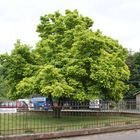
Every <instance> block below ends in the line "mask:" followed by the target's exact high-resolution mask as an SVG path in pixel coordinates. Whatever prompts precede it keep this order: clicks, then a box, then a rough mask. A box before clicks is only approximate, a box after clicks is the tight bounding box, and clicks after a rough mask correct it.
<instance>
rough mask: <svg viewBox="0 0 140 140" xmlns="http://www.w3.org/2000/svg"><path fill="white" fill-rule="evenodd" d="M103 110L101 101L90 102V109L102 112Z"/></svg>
mask: <svg viewBox="0 0 140 140" xmlns="http://www.w3.org/2000/svg"><path fill="white" fill-rule="evenodd" d="M101 108H102V104H101V101H100V100H99V99H95V100H90V101H89V109H95V110H96V109H97V110H100V109H101Z"/></svg>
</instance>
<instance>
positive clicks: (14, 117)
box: [0, 112, 140, 135]
mask: <svg viewBox="0 0 140 140" xmlns="http://www.w3.org/2000/svg"><path fill="white" fill-rule="evenodd" d="M139 122H140V118H138V117H136V118H134V117H126V116H91V115H88V116H82V115H79V116H77V115H75V116H74V115H73V116H72V115H71V116H68V115H67V116H61V117H60V118H54V117H52V115H48V114H46V113H32V112H28V113H17V114H0V135H9V134H23V133H38V132H53V131H70V130H79V129H87V128H97V127H109V126H117V125H118V126H120V125H130V124H133V123H139Z"/></svg>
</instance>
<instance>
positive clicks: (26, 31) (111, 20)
mask: <svg viewBox="0 0 140 140" xmlns="http://www.w3.org/2000/svg"><path fill="white" fill-rule="evenodd" d="M65 9H71V10H74V9H78V11H79V13H81V14H82V15H84V16H89V17H90V18H92V19H93V20H94V21H95V24H94V26H93V28H96V29H97V28H99V29H100V30H101V31H103V34H106V35H108V36H111V37H113V38H115V39H117V40H119V42H120V43H121V44H123V46H124V47H127V48H132V49H133V50H136V51H137V50H139V48H140V43H139V40H140V37H139V34H140V28H139V25H140V1H139V0H133V1H131V0H116V1H115V0H0V17H1V18H0V53H4V52H7V51H11V50H12V49H13V48H14V46H13V44H14V43H15V42H16V39H21V41H23V42H24V43H27V44H30V45H34V44H35V43H36V42H37V41H38V37H37V33H36V32H35V30H36V26H37V24H38V23H39V18H40V16H41V15H44V14H47V13H52V12H54V11H57V10H60V12H64V11H65Z"/></svg>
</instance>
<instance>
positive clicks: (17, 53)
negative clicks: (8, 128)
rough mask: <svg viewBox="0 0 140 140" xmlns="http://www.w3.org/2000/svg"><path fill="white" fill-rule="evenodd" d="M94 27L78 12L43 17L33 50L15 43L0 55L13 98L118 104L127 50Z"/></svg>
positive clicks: (122, 89) (122, 92)
mask: <svg viewBox="0 0 140 140" xmlns="http://www.w3.org/2000/svg"><path fill="white" fill-rule="evenodd" d="M92 25H93V21H92V20H91V19H90V18H88V17H84V16H82V15H80V14H79V13H78V11H77V10H74V11H69V10H66V11H65V15H62V14H61V13H59V12H58V11H57V12H55V13H54V14H48V15H44V16H41V18H40V24H39V25H38V26H37V32H38V33H39V36H40V37H41V40H40V41H39V42H38V43H37V45H36V47H35V49H31V48H29V47H28V46H27V45H23V44H21V43H20V42H19V41H18V42H17V43H16V45H15V49H14V50H13V52H12V53H11V55H3V56H1V64H2V65H3V67H4V68H5V69H7V70H6V74H7V76H6V77H7V78H8V79H9V83H10V84H11V87H13V88H12V89H13V90H12V92H11V93H12V94H11V95H12V96H13V97H14V98H17V97H21V96H29V95H30V94H33V93H39V94H42V95H45V96H52V97H53V98H59V97H68V98H74V99H78V100H85V99H91V98H109V99H113V100H119V99H121V98H122V97H123V94H124V93H125V92H126V91H127V90H128V86H127V85H126V84H125V83H124V81H126V80H128V78H129V70H128V67H127V65H126V64H125V59H126V57H127V50H126V49H125V48H123V47H122V46H121V45H120V44H119V43H118V41H116V40H113V39H112V38H110V37H107V36H104V35H102V33H101V32H100V31H99V30H97V31H92ZM9 64H10V66H9Z"/></svg>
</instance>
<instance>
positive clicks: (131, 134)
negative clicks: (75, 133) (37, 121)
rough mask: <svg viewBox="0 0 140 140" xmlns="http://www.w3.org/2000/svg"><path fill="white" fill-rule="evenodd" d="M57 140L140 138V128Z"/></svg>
mask: <svg viewBox="0 0 140 140" xmlns="http://www.w3.org/2000/svg"><path fill="white" fill-rule="evenodd" d="M55 140H56V139H55ZM57 140H140V130H131V131H123V132H115V133H107V134H98V135H90V136H81V137H71V138H61V139H57Z"/></svg>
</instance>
